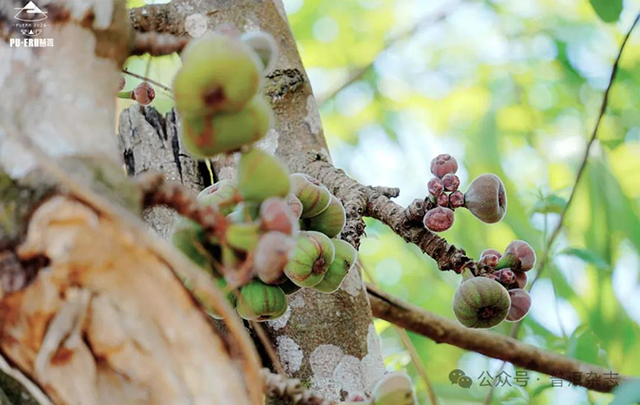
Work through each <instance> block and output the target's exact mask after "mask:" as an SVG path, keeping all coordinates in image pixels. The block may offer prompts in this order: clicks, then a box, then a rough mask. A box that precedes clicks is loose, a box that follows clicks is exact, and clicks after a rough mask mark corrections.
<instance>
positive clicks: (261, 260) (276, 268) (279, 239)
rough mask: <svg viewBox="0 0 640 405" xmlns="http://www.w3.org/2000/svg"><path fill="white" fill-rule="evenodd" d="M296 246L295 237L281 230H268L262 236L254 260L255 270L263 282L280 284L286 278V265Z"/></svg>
mask: <svg viewBox="0 0 640 405" xmlns="http://www.w3.org/2000/svg"><path fill="white" fill-rule="evenodd" d="M295 246H296V242H295V239H293V238H291V237H290V236H288V235H285V234H284V233H281V232H273V231H272V232H267V233H265V234H264V235H262V236H261V237H260V241H259V242H258V246H257V247H256V250H255V253H254V260H253V271H254V273H255V274H256V275H257V276H258V278H259V279H260V280H262V282H264V283H267V284H279V282H282V281H283V280H284V266H286V265H287V263H288V262H289V254H290V253H291V251H292V250H293V248H294V247H295Z"/></svg>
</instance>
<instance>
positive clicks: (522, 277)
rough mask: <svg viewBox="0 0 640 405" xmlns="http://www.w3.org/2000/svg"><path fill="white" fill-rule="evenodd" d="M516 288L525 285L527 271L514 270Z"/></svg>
mask: <svg viewBox="0 0 640 405" xmlns="http://www.w3.org/2000/svg"><path fill="white" fill-rule="evenodd" d="M515 286H516V288H525V287H526V286H527V273H521V272H519V271H518V272H516V282H515Z"/></svg>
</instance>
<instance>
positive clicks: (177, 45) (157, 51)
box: [131, 32, 190, 56]
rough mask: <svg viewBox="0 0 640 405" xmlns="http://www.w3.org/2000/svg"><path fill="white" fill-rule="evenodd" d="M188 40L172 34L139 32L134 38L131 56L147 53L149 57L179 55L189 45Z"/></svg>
mask: <svg viewBox="0 0 640 405" xmlns="http://www.w3.org/2000/svg"><path fill="white" fill-rule="evenodd" d="M189 39H190V38H189V37H178V36H175V35H172V34H161V33H157V32H140V33H137V34H136V36H135V39H134V42H133V46H132V48H131V55H143V54H145V53H148V54H149V55H151V56H164V55H170V54H172V53H174V52H178V53H180V52H181V51H182V49H183V48H184V47H185V46H186V45H187V43H189Z"/></svg>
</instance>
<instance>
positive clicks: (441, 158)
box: [431, 153, 458, 178]
mask: <svg viewBox="0 0 640 405" xmlns="http://www.w3.org/2000/svg"><path fill="white" fill-rule="evenodd" d="M457 171H458V162H456V158H454V157H453V156H451V155H449V154H447V153H443V154H442V155H438V156H436V157H434V158H433V160H432V161H431V173H433V175H434V176H437V177H440V178H442V177H443V176H444V175H445V174H447V173H455V172H457Z"/></svg>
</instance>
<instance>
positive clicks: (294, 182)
mask: <svg viewBox="0 0 640 405" xmlns="http://www.w3.org/2000/svg"><path fill="white" fill-rule="evenodd" d="M289 177H290V179H291V192H292V193H293V194H295V196H296V197H298V199H299V200H300V202H301V203H302V207H303V210H302V215H301V216H300V217H301V218H310V217H315V216H316V215H318V214H320V213H321V212H322V211H324V210H326V209H327V207H328V206H329V204H330V203H331V193H330V192H329V190H328V189H327V188H326V187H325V186H324V185H323V184H322V183H320V182H319V181H318V180H316V179H314V178H313V177H311V176H308V175H306V174H303V173H293V174H292V175H291V176H289Z"/></svg>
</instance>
